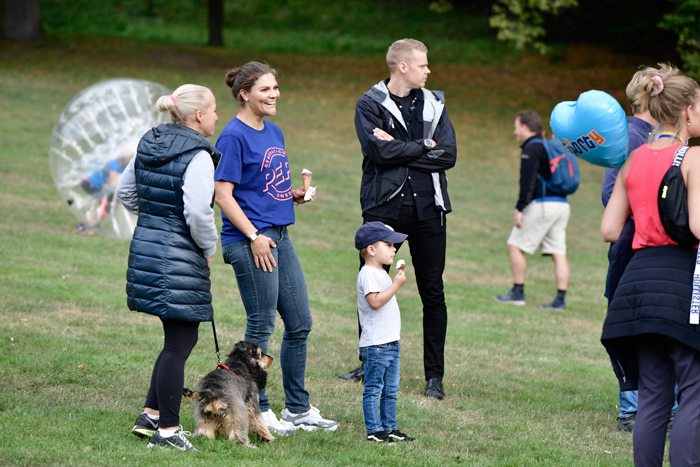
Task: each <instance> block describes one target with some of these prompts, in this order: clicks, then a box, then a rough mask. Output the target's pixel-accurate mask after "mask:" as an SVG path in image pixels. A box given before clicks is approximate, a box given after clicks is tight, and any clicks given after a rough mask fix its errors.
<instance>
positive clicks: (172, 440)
mask: <svg viewBox="0 0 700 467" xmlns="http://www.w3.org/2000/svg"><path fill="white" fill-rule="evenodd" d="M185 434H187V435H190V433H186V432H184V431H182V428H178V430H177V431H176V432H175V434H174V435H172V436H169V437H167V438H164V437H162V436H161V435H160V432H158V431H156V434H155V435H153V436H152V437H151V441H149V442H148V447H149V448H152V447H153V446H163V447H166V448H175V449H177V450H178V451H183V452H184V451H190V452H199V449H196V448H195V447H194V446H192V443H190V440H188V439H187V438H185Z"/></svg>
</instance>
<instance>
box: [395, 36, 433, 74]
mask: <svg viewBox="0 0 700 467" xmlns="http://www.w3.org/2000/svg"><path fill="white" fill-rule="evenodd" d="M414 50H417V51H419V52H425V53H428V48H427V47H426V46H425V44H423V43H422V42H421V41H418V40H416V39H401V40H398V41H396V42H394V43H393V44H391V45H390V46H389V50H388V51H387V53H386V64H387V65H389V71H390V72H392V73H393V72H394V70H395V69H396V67H397V66H398V64H399V63H401V62H406V61H407V60H408V58H409V57H410V55H411V52H413V51H414Z"/></svg>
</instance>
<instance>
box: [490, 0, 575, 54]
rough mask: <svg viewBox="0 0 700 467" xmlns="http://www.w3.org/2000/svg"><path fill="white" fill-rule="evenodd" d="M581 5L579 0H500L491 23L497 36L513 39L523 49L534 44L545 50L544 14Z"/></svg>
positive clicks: (504, 39) (495, 5)
mask: <svg viewBox="0 0 700 467" xmlns="http://www.w3.org/2000/svg"><path fill="white" fill-rule="evenodd" d="M576 6H578V1H577V0H498V1H497V2H496V3H494V5H493V15H491V17H490V18H489V25H490V26H491V27H492V28H495V29H497V30H498V34H497V36H496V37H498V39H500V40H503V41H508V42H512V43H514V44H515V46H516V47H517V48H519V49H522V48H523V47H525V46H527V45H532V46H533V47H535V48H536V49H537V50H539V51H540V52H542V53H545V52H546V51H547V46H546V45H545V43H544V42H543V41H542V38H543V37H544V35H545V34H546V33H547V31H546V30H545V28H544V16H543V14H547V13H549V14H552V15H556V14H558V13H559V11H560V10H562V9H565V8H573V7H576Z"/></svg>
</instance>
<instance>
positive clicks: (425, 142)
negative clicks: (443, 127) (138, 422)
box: [423, 139, 435, 150]
mask: <svg viewBox="0 0 700 467" xmlns="http://www.w3.org/2000/svg"><path fill="white" fill-rule="evenodd" d="M423 147H424V148H425V149H427V150H431V149H433V148H434V147H435V142H434V141H433V140H432V139H424V140H423Z"/></svg>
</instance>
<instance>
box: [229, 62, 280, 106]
mask: <svg viewBox="0 0 700 467" xmlns="http://www.w3.org/2000/svg"><path fill="white" fill-rule="evenodd" d="M268 73H272V74H273V75H274V76H277V71H275V69H274V68H272V67H271V66H270V65H268V64H266V63H260V62H248V63H246V64H245V65H243V66H241V67H236V68H234V69H232V70H229V71H228V73H226V79H225V81H226V85H227V86H228V87H230V88H231V93H232V94H233V98H234V99H236V100H237V101H238V102H239V104H240V105H244V104H245V101H244V100H243V97H242V96H241V89H242V90H244V91H246V92H250V90H251V88H252V87H253V86H254V85H255V82H256V81H257V80H258V78H260V77H261V76H263V75H266V74H268Z"/></svg>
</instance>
